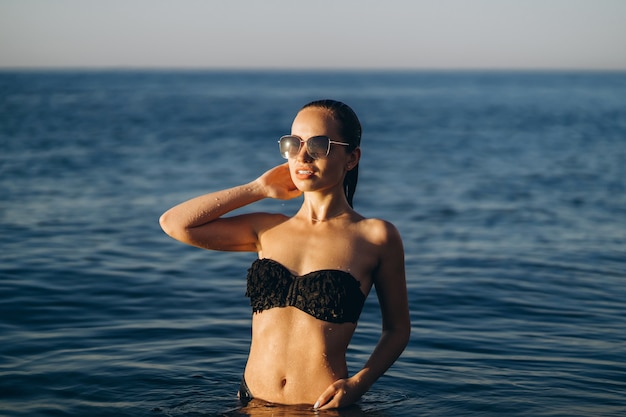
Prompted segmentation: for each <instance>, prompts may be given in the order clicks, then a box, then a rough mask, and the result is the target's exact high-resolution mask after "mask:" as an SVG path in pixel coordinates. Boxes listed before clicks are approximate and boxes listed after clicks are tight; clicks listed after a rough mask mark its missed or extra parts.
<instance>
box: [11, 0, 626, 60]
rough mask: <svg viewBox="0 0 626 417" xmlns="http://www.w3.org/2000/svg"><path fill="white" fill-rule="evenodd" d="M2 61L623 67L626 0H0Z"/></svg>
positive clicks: (625, 36)
mask: <svg viewBox="0 0 626 417" xmlns="http://www.w3.org/2000/svg"><path fill="white" fill-rule="evenodd" d="M0 67H5V68H6V67H150V68H152V67H166V68H310V69H318V68H368V69H369V68H400V69H412V68H415V69H437V68H444V69H468V68H469V69H472V68H492V69H503V68H504V69H509V68H518V69H619V70H626V0H308V1H298V0H0Z"/></svg>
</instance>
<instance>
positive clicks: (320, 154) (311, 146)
mask: <svg viewBox="0 0 626 417" xmlns="http://www.w3.org/2000/svg"><path fill="white" fill-rule="evenodd" d="M329 145H330V139H328V138H327V137H326V136H314V137H312V138H309V140H307V141H306V151H307V153H308V154H309V155H311V158H313V159H319V158H324V157H326V156H327V155H328V147H329Z"/></svg>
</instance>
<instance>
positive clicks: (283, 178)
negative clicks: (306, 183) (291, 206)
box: [255, 162, 302, 200]
mask: <svg viewBox="0 0 626 417" xmlns="http://www.w3.org/2000/svg"><path fill="white" fill-rule="evenodd" d="M255 182H256V183H257V184H258V185H259V186H260V187H261V188H262V189H263V190H264V191H265V194H266V196H267V197H270V198H276V199H279V200H289V199H292V198H296V197H299V196H300V195H302V191H300V190H298V189H297V188H296V185H295V184H294V183H293V181H292V179H291V174H290V173H289V163H288V162H285V163H284V164H281V165H278V166H276V167H274V168H272V169H270V170H268V171H267V172H265V173H264V174H263V175H261V176H260V177H259V178H257V179H256V181H255Z"/></svg>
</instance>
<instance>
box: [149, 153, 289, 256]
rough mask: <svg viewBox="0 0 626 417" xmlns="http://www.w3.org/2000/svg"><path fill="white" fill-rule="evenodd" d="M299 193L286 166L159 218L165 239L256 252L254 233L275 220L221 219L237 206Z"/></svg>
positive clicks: (263, 217)
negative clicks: (167, 236) (169, 238)
mask: <svg viewBox="0 0 626 417" xmlns="http://www.w3.org/2000/svg"><path fill="white" fill-rule="evenodd" d="M300 194H301V192H300V191H299V190H298V189H297V188H296V187H295V185H294V184H293V181H292V180H291V176H290V174H289V168H288V165H287V164H282V165H279V166H277V167H274V168H272V169H270V170H269V171H267V172H265V173H264V174H263V175H261V176H260V177H259V178H257V179H256V180H254V181H252V182H250V183H248V184H245V185H240V186H237V187H233V188H229V189H226V190H221V191H216V192H214V193H210V194H205V195H202V196H199V197H195V198H192V199H191V200H188V201H186V202H184V203H181V204H179V205H177V206H175V207H173V208H171V209H169V210H168V211H166V212H165V213H163V215H162V216H161V218H160V219H159V223H160V225H161V228H162V229H163V231H164V232H165V233H167V234H168V235H169V236H171V237H173V238H174V239H176V240H179V241H181V242H183V243H187V244H189V245H193V246H198V247H202V248H205V249H214V250H224V251H251V252H254V251H257V250H258V244H257V242H258V239H257V232H258V230H259V229H260V228H262V227H264V226H267V224H268V222H272V221H276V217H277V216H282V215H269V214H265V213H256V214H246V215H240V216H233V217H227V218H223V217H222V216H223V215H224V214H227V213H229V212H231V211H233V210H236V209H238V208H240V207H243V206H246V205H248V204H251V203H254V202H256V201H259V200H261V199H264V198H277V199H283V200H286V199H290V198H295V197H297V196H299V195H300Z"/></svg>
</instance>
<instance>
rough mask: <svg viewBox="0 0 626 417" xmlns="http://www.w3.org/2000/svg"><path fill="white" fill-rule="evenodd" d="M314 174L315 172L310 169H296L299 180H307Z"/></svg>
mask: <svg viewBox="0 0 626 417" xmlns="http://www.w3.org/2000/svg"><path fill="white" fill-rule="evenodd" d="M313 174H314V172H313V170H312V169H310V168H297V169H296V177H297V178H299V179H306V178H310V177H312V176H313Z"/></svg>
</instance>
